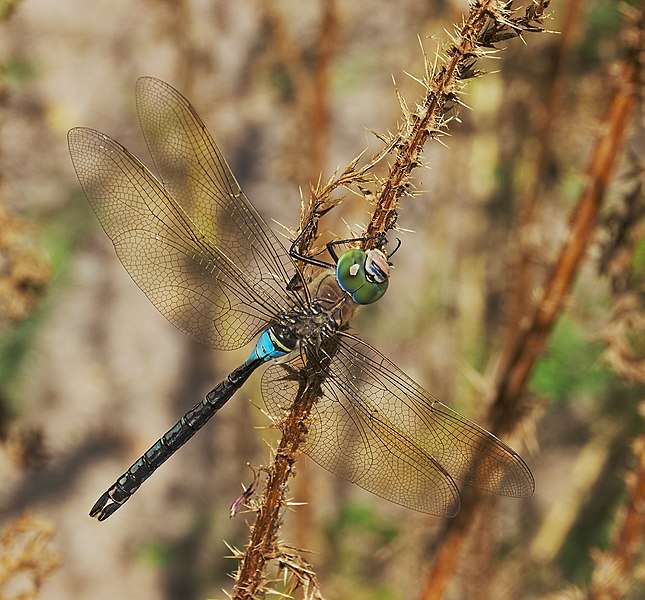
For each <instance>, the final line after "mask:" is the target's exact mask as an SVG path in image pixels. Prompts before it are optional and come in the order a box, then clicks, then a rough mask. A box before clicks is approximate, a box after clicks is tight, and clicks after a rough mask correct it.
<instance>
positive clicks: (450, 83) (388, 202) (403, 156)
mask: <svg viewBox="0 0 645 600" xmlns="http://www.w3.org/2000/svg"><path fill="white" fill-rule="evenodd" d="M498 4H499V3H498V2H497V1H496V0H488V1H482V2H478V3H474V4H473V5H472V7H471V10H470V13H469V14H468V18H467V19H466V20H465V21H464V24H463V25H462V27H461V28H460V30H459V32H458V35H457V41H456V43H455V44H453V45H452V46H451V49H450V56H449V58H448V60H446V62H445V64H444V65H443V66H442V67H441V68H440V69H439V70H438V71H437V72H436V73H435V74H434V76H433V77H432V79H431V80H430V81H426V82H425V83H426V85H427V94H426V95H425V98H424V99H423V102H422V103H421V104H420V106H419V107H418V109H417V110H416V111H415V112H413V113H412V114H410V115H405V116H406V118H407V121H408V123H407V124H406V125H407V131H405V130H402V131H401V132H399V139H398V140H397V144H396V148H397V153H396V159H395V161H394V163H393V164H392V166H391V167H390V169H389V173H388V176H387V179H386V181H385V183H384V185H383V187H382V189H381V192H380V193H379V195H378V199H377V203H376V207H375V209H374V213H373V216H372V219H371V221H370V223H369V226H368V227H367V232H366V236H367V237H368V238H369V237H370V236H376V235H378V234H382V233H385V232H387V231H389V230H390V229H392V227H394V224H395V223H396V207H397V203H398V200H399V198H400V197H401V196H403V195H404V194H405V193H406V184H407V183H408V180H409V177H410V173H411V172H412V170H413V169H415V168H416V167H417V166H418V165H419V155H420V153H421V151H422V150H423V146H424V145H425V143H426V141H427V140H428V137H429V136H431V135H433V136H434V135H436V133H438V132H439V131H440V130H441V128H442V126H443V123H444V121H443V117H444V115H445V112H446V107H447V105H448V104H449V103H450V102H454V101H455V99H456V93H457V91H458V80H459V78H460V73H461V72H462V71H465V70H466V61H468V60H472V58H473V57H475V56H478V55H479V49H478V44H479V40H480V38H481V36H482V34H483V32H484V30H485V28H486V27H487V25H488V23H489V20H490V18H491V17H490V15H491V12H492V11H493V9H494V8H496V7H497V5H498Z"/></svg>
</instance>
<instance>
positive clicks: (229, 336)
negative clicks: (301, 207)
mask: <svg viewBox="0 0 645 600" xmlns="http://www.w3.org/2000/svg"><path fill="white" fill-rule="evenodd" d="M68 143H69V151H70V154H71V157H72V162H73V163H74V168H75V169H76V174H77V175H78V179H79V181H80V183H81V186H82V187H83V189H84V191H85V194H86V195H87V197H88V199H89V201H90V204H91V205H92V208H93V209H94V212H95V213H96V215H97V217H98V219H99V221H100V222H101V225H102V226H103V229H105V231H106V233H107V234H108V236H109V237H110V238H111V240H112V242H113V244H114V247H115V249H116V252H117V254H118V256H119V258H120V259H121V262H122V263H123V265H124V266H125V268H126V270H127V271H128V273H129V274H130V276H131V277H132V279H134V281H135V282H136V283H137V285H138V286H139V287H140V288H141V289H142V290H143V291H144V292H145V294H146V295H147V296H148V298H149V299H150V301H151V302H152V303H153V304H154V305H155V306H156V307H157V309H158V310H159V311H160V312H161V313H162V314H163V315H164V316H165V317H166V318H168V320H169V321H171V322H172V323H173V324H174V325H176V326H177V327H178V328H179V329H181V330H182V331H184V332H185V333H187V334H188V335H190V336H192V337H193V338H195V339H196V340H198V341H199V342H202V343H204V344H206V345H208V346H211V347H213V348H219V349H224V350H228V349H233V348H237V347H240V346H242V345H243V344H245V343H246V342H248V341H249V340H250V339H251V338H252V337H253V336H254V335H255V334H256V333H257V332H258V331H259V330H260V329H261V328H262V327H263V326H264V325H265V324H266V323H267V322H268V321H269V320H271V319H272V318H273V317H275V316H276V315H277V314H278V313H279V312H280V308H279V307H280V306H282V305H283V304H284V301H285V297H286V295H287V293H286V292H285V291H284V290H283V289H282V288H280V289H277V286H276V287H275V288H274V287H273V284H274V283H275V279H274V277H273V275H266V278H267V279H268V280H269V281H270V282H271V283H270V284H268V285H267V286H265V287H264V288H262V286H260V285H258V283H257V282H258V280H259V281H264V279H263V277H265V275H264V274H263V273H262V272H261V269H262V266H263V265H262V264H255V263H250V262H249V261H248V260H247V258H246V254H245V252H244V250H240V249H239V248H238V247H237V246H235V245H232V246H227V245H226V243H225V242H226V241H227V240H226V239H225V238H222V240H221V243H220V244H217V243H216V242H215V240H213V237H212V236H211V235H209V234H208V233H207V232H206V231H204V230H202V229H201V227H200V226H198V225H197V223H196V222H195V221H194V220H192V219H191V218H190V216H189V215H188V214H187V213H186V212H185V211H184V210H183V209H182V207H181V206H180V205H179V204H178V203H177V201H176V200H175V199H174V198H173V197H172V196H171V195H170V193H169V192H168V190H167V189H165V188H164V187H163V186H162V185H161V184H160V183H159V182H158V181H157V179H155V177H154V176H153V175H152V174H151V173H150V172H149V171H148V170H147V169H146V168H145V167H144V166H143V165H142V164H141V163H140V162H139V161H138V160H137V159H136V158H135V157H134V156H133V155H132V154H130V152H128V150H126V149H125V148H124V147H123V146H121V145H120V144H119V143H118V142H116V141H114V140H112V139H110V138H109V137H108V136H106V135H104V134H102V133H100V132H98V131H94V130H92V129H85V128H76V129H72V130H71V131H70V132H69V134H68ZM247 202H248V201H247ZM202 225H203V224H202ZM267 251H271V249H270V248H267Z"/></svg>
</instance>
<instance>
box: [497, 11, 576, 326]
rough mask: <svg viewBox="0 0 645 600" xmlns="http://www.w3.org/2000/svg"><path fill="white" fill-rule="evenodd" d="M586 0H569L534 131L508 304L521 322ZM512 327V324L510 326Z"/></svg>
mask: <svg viewBox="0 0 645 600" xmlns="http://www.w3.org/2000/svg"><path fill="white" fill-rule="evenodd" d="M581 4H582V0H569V2H568V3H567V6H566V9H565V16H564V23H563V24H562V28H561V30H562V31H561V33H560V35H559V36H558V45H557V50H556V52H555V55H554V57H553V61H552V65H551V77H550V80H549V85H548V90H547V91H546V98H547V99H546V102H545V103H544V108H543V110H542V112H541V116H540V118H539V122H538V123H537V124H536V126H535V128H534V131H539V132H540V135H539V136H537V139H536V140H535V143H536V144H537V151H536V152H535V161H534V165H533V171H532V174H531V178H530V181H529V182H528V183H527V185H526V186H525V190H526V192H525V193H524V194H523V198H522V206H521V208H520V215H519V218H518V221H519V223H518V225H517V227H516V231H517V234H516V237H515V239H516V240H517V246H518V258H517V260H516V261H515V264H514V265H512V269H513V276H512V278H511V283H510V285H511V288H512V289H511V290H510V291H509V298H510V300H509V305H508V307H507V313H508V319H507V322H508V323H519V321H520V319H521V317H522V316H523V314H524V311H525V309H526V306H528V305H529V304H530V302H531V296H530V294H531V290H532V289H533V286H534V284H535V273H534V272H532V271H533V269H532V265H533V262H534V257H535V253H536V251H539V249H538V248H536V246H537V244H536V243H535V242H531V241H530V240H531V239H532V237H533V235H532V232H533V230H534V229H535V227H536V222H537V219H538V218H539V216H538V208H539V202H538V199H540V198H542V197H543V196H544V194H545V192H547V191H548V187H549V183H548V182H549V176H548V170H549V165H550V163H551V156H552V154H553V149H552V135H553V131H554V128H555V127H556V125H557V115H558V113H559V107H560V103H561V99H562V96H563V88H564V86H565V84H566V71H565V68H564V67H565V65H566V63H567V62H568V59H569V57H571V56H572V55H573V53H572V51H571V48H572V46H573V44H574V42H575V41H576V39H577V35H576V34H577V31H578V29H579V28H578V21H579V19H580V9H581ZM509 329H510V328H509Z"/></svg>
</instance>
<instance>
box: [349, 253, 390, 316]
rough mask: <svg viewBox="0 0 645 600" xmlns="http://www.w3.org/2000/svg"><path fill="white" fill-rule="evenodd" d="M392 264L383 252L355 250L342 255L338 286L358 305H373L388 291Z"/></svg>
mask: <svg viewBox="0 0 645 600" xmlns="http://www.w3.org/2000/svg"><path fill="white" fill-rule="evenodd" d="M389 277H390V264H389V263H388V261H387V256H386V255H385V253H383V252H382V251H381V250H378V249H377V248H372V249H370V250H361V249H360V248H353V249H351V250H347V251H346V252H343V254H341V256H340V258H339V259H338V263H337V264H336V279H337V280H338V285H340V287H341V288H342V289H343V290H345V291H346V292H347V293H348V294H350V295H351V297H352V300H353V301H354V302H356V304H372V302H376V301H377V300H378V299H379V298H381V296H383V294H385V292H386V290H387V286H388V283H389Z"/></svg>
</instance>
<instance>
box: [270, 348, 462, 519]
mask: <svg viewBox="0 0 645 600" xmlns="http://www.w3.org/2000/svg"><path fill="white" fill-rule="evenodd" d="M302 368H303V364H302V360H301V359H300V358H297V359H295V360H294V361H292V362H291V363H289V364H286V365H282V364H275V365H272V366H271V367H270V368H269V369H267V371H266V372H265V373H264V375H263V378H262V395H263V397H264V400H265V402H266V404H267V408H268V409H269V411H270V413H272V414H273V415H274V417H275V418H277V419H280V418H282V416H283V414H284V413H285V412H286V411H288V410H289V408H290V406H291V404H292V403H293V401H294V399H295V398H296V394H297V393H298V389H299V382H298V379H297V375H295V374H296V373H299V372H301V369H302ZM332 368H333V365H332ZM322 390H323V395H322V397H321V398H319V399H318V401H317V402H316V404H315V405H314V408H313V410H312V413H311V418H310V420H309V422H308V424H307V427H308V430H307V437H306V439H305V442H304V445H303V451H304V452H305V453H307V454H308V455H309V456H310V457H311V458H312V459H313V460H314V461H316V462H317V463H318V464H319V465H320V466H322V467H324V468H325V469H327V470H329V471H331V472H332V473H334V474H336V475H338V476H339V477H343V478H344V479H347V480H349V481H351V482H353V483H355V484H357V485H359V486H361V487H362V488H364V489H366V490H368V491H369V492H372V493H373V494H376V495H377V496H380V497H382V498H385V499H387V500H390V501H391V502H395V503H397V504H401V505H403V506H407V507H408V508H412V509H414V510H418V511H421V512H425V513H429V514H433V515H437V516H442V517H452V516H454V515H456V514H457V513H458V512H459V507H460V500H459V490H458V488H457V485H456V484H455V482H454V481H453V479H452V478H451V477H450V475H448V473H447V472H446V471H445V470H444V469H443V467H441V465H439V464H438V463H437V461H436V460H434V459H433V458H432V456H430V455H429V454H428V453H427V452H426V451H425V450H424V449H423V448H421V447H420V446H419V445H418V444H416V443H415V442H414V440H412V439H411V438H409V437H408V436H406V435H405V432H403V431H401V429H399V428H398V427H396V426H395V425H394V424H393V423H391V422H390V421H388V420H387V419H386V418H384V415H382V414H379V413H378V412H376V411H374V410H373V409H372V408H371V407H369V406H368V404H367V403H366V402H365V401H363V400H362V399H361V398H360V397H357V395H356V394H355V392H354V391H353V390H351V388H348V387H345V386H343V385H341V384H340V382H332V381H330V379H327V380H326V381H325V383H324V384H323V386H322Z"/></svg>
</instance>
